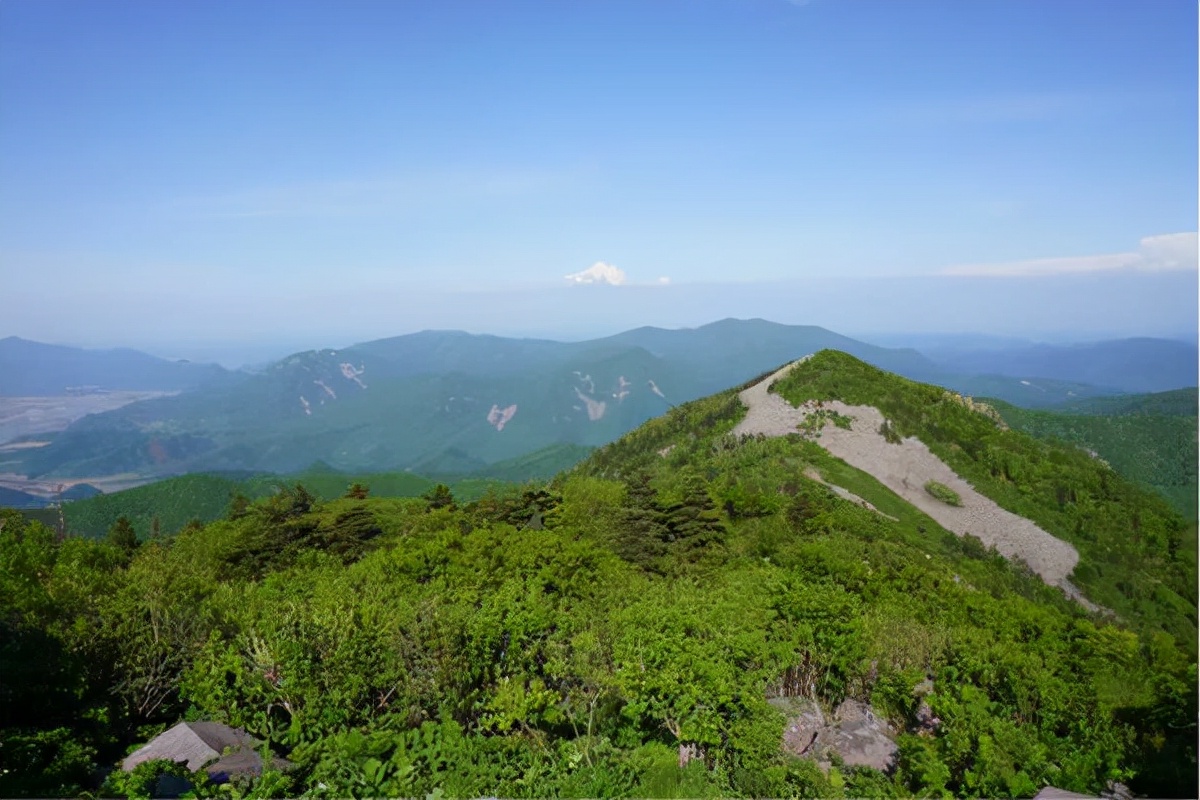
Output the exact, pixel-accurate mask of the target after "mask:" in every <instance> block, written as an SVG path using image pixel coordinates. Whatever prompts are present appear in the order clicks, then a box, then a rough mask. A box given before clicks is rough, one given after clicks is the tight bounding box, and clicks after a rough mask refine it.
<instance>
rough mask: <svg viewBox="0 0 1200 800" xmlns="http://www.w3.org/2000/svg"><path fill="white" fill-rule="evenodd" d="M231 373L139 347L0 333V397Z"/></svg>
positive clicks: (194, 383)
mask: <svg viewBox="0 0 1200 800" xmlns="http://www.w3.org/2000/svg"><path fill="white" fill-rule="evenodd" d="M228 377H230V373H229V372H228V370H225V369H224V368H222V367H219V366H217V365H215V364H193V363H191V362H188V361H168V360H167V359H163V358H157V357H155V356H151V355H147V354H146V353H142V352H140V351H137V350H126V349H117V350H84V349H82V348H78V347H63V346H61V345H54V344H42V343H41V342H31V341H29V340H28V339H20V338H18V337H16V336H9V337H8V338H6V339H0V397H33V396H40V397H44V396H50V395H63V394H68V393H71V392H72V391H76V392H78V391H95V390H110V391H111V390H126V391H130V390H134V391H167V392H171V391H183V390H186V389H195V388H197V387H199V386H203V385H205V384H208V383H212V382H214V381H219V380H221V379H223V378H228Z"/></svg>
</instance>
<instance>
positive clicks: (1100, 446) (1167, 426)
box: [994, 389, 1200, 520]
mask: <svg viewBox="0 0 1200 800" xmlns="http://www.w3.org/2000/svg"><path fill="white" fill-rule="evenodd" d="M994 405H995V406H996V410H997V411H999V412H1000V415H1001V416H1002V417H1003V418H1004V421H1005V422H1006V423H1008V424H1009V425H1010V426H1012V427H1013V428H1015V429H1017V430H1020V431H1024V432H1025V433H1029V434H1031V435H1033V436H1037V437H1039V438H1054V439H1057V440H1059V441H1062V442H1066V443H1069V444H1072V445H1076V446H1078V447H1082V448H1084V449H1085V450H1088V451H1091V452H1093V453H1095V454H1096V455H1097V456H1099V457H1100V458H1102V459H1104V460H1105V461H1107V462H1108V463H1109V464H1110V465H1111V466H1112V468H1113V469H1114V470H1116V471H1117V472H1118V473H1120V474H1121V475H1123V476H1124V477H1126V478H1128V479H1130V480H1132V481H1135V482H1137V483H1139V484H1142V485H1143V486H1148V487H1150V488H1152V489H1154V490H1155V491H1156V492H1158V493H1159V494H1160V495H1162V496H1163V497H1164V498H1165V499H1166V500H1167V502H1169V503H1170V504H1171V506H1172V507H1173V508H1174V509H1175V510H1176V511H1178V512H1179V513H1181V514H1183V515H1184V516H1185V517H1187V518H1189V519H1192V520H1195V519H1196V517H1197V479H1196V465H1197V460H1198V459H1200V453H1198V452H1197V415H1196V390H1195V389H1181V390H1179V391H1174V392H1162V393H1159V394H1150V395H1134V396H1131V397H1109V398H1096V399H1093V400H1088V401H1081V402H1076V403H1071V404H1069V405H1065V406H1058V407H1055V408H1053V409H1050V410H1046V411H1033V410H1029V409H1022V408H1017V407H1015V406H1011V405H1008V404H1006V403H995V404H994Z"/></svg>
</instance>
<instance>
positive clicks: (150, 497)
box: [63, 470, 506, 539]
mask: <svg viewBox="0 0 1200 800" xmlns="http://www.w3.org/2000/svg"><path fill="white" fill-rule="evenodd" d="M445 480H446V481H447V482H448V483H449V485H450V486H451V488H452V489H453V490H454V491H455V493H456V494H457V495H459V496H461V497H463V498H465V499H475V498H477V497H480V496H482V495H484V494H485V493H487V491H488V490H489V489H493V488H496V487H500V486H504V485H506V483H505V482H504V481H502V480H497V479H492V478H483V477H479V478H462V477H458V478H448V479H445ZM297 483H299V484H302V485H303V486H304V487H305V488H306V489H307V490H308V491H310V492H312V493H313V494H314V495H315V496H316V497H317V498H319V499H321V500H334V499H336V498H338V497H341V496H342V495H344V494H345V493H346V491H347V489H348V487H350V486H351V485H353V484H356V483H357V484H361V485H363V486H366V487H368V488H369V489H370V493H371V495H373V496H375V497H420V496H421V495H422V494H424V493H426V492H428V491H429V490H430V489H432V488H433V487H434V485H435V482H434V481H433V480H431V479H429V478H426V477H422V476H420V475H414V474H411V473H408V472H381V473H364V474H359V475H346V474H343V473H339V472H333V471H329V470H312V471H308V472H298V473H293V474H291V475H249V476H240V477H235V476H230V475H217V474H205V473H198V474H194V475H182V476H180V477H177V478H167V479H165V480H161V481H156V482H154V483H150V484H146V485H145V486H138V487H136V488H133V489H126V490H124V491H121V492H114V493H112V494H106V495H99V496H96V497H93V498H90V499H87V500H78V501H75V502H71V503H66V504H64V505H63V516H64V518H65V520H66V524H67V531H68V533H70V534H71V535H74V536H90V537H102V536H104V535H105V534H106V533H107V532H108V530H109V528H111V527H112V525H113V523H115V522H116V521H117V519H118V518H119V517H125V518H127V519H128V520H129V521H130V522H131V523H133V527H134V530H135V531H136V532H137V534H138V537H139V538H141V539H148V538H150V537H151V536H152V535H153V533H154V530H155V518H157V520H158V522H157V527H158V531H159V533H160V535H162V534H171V533H175V532H177V531H179V530H180V529H181V528H183V527H184V526H185V525H187V524H188V523H189V522H191V521H193V520H199V521H200V522H202V523H207V522H212V521H214V520H216V519H220V518H221V517H222V516H223V515H224V514H225V513H226V512H228V511H229V506H230V502H231V501H232V500H233V498H234V496H235V495H238V494H241V495H243V496H245V497H247V498H249V499H251V500H257V499H260V498H264V497H269V496H270V495H272V494H274V493H276V492H278V491H279V490H280V488H281V487H287V486H293V485H295V484H297Z"/></svg>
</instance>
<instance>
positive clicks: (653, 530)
mask: <svg viewBox="0 0 1200 800" xmlns="http://www.w3.org/2000/svg"><path fill="white" fill-rule="evenodd" d="M668 535H669V531H668V528H667V524H666V519H665V517H664V514H663V511H662V508H660V507H659V503H658V493H657V492H656V491H655V490H654V487H653V486H651V485H650V476H649V475H648V474H647V473H641V474H640V475H638V476H637V477H635V478H634V479H633V481H632V482H631V483H630V484H629V485H628V489H627V491H626V495H625V505H624V507H623V508H622V511H621V519H620V527H619V528H618V531H617V535H616V539H615V541H614V542H613V549H614V550H616V552H617V555H619V556H621V558H623V559H625V560H626V561H628V562H630V563H631V564H637V565H638V566H640V567H642V568H643V569H648V570H651V571H654V572H659V571H661V570H660V569H659V566H660V565H659V563H658V562H659V560H660V559H661V558H662V557H663V556H664V555H666V552H667V537H668Z"/></svg>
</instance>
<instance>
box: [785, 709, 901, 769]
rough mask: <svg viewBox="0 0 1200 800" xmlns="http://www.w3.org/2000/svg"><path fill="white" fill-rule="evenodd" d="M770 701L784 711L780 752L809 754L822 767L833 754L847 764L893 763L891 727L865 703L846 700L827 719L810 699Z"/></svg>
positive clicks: (886, 766) (873, 766) (886, 765)
mask: <svg viewBox="0 0 1200 800" xmlns="http://www.w3.org/2000/svg"><path fill="white" fill-rule="evenodd" d="M770 702H771V704H772V705H774V706H775V707H776V708H779V709H780V710H781V711H783V712H784V713H785V714H786V715H787V723H786V724H785V726H784V729H783V750H784V752H786V753H790V754H791V755H794V756H799V757H801V758H811V759H813V760H815V761H816V762H817V764H818V765H819V766H820V767H821V769H823V770H826V771H828V769H829V767H830V765H831V764H832V761H833V757H834V755H835V754H836V755H837V756H838V757H839V758H840V759H841V761H842V762H843V763H845V764H846V766H850V767H859V766H861V767H870V768H871V769H877V770H880V771H881V772H887V771H889V770H890V769H891V768H892V767H893V766H894V765H895V761H896V752H897V747H896V742H895V740H894V738H893V737H894V735H895V734H894V731H893V730H892V727H891V726H890V725H889V724H888V723H887V721H886V720H884V719H881V718H880V717H878V716H877V715H876V714H875V712H874V711H872V710H871V707H870V706H869V705H867V704H866V703H862V702H859V701H857V700H846V701H844V702H843V703H842V704H841V705H840V706H838V708H837V711H835V712H834V714H833V719H832V720H830V719H827V718H826V717H825V715H824V713H823V712H822V711H821V707H820V705H819V704H817V703H815V702H813V701H812V700H803V699H800V698H776V699H774V700H771V701H770Z"/></svg>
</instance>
